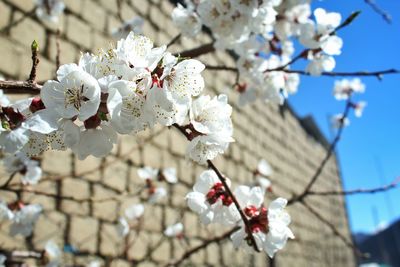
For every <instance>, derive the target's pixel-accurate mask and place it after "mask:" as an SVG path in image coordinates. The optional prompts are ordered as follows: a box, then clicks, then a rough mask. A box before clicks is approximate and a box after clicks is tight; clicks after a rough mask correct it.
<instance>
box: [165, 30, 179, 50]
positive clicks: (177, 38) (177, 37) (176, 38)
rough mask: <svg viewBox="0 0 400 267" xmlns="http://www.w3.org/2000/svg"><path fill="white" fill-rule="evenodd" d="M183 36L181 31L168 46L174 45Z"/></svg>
mask: <svg viewBox="0 0 400 267" xmlns="http://www.w3.org/2000/svg"><path fill="white" fill-rule="evenodd" d="M181 37H182V34H181V33H179V34H178V35H177V36H175V37H174V38H172V40H171V41H169V43H168V44H167V48H168V47H170V46H171V45H173V44H174V43H176V42H177V41H179V39H181Z"/></svg>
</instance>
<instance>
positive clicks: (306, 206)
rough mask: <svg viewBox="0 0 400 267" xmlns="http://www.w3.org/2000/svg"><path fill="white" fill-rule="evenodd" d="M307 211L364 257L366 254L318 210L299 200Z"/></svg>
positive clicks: (358, 254)
mask: <svg viewBox="0 0 400 267" xmlns="http://www.w3.org/2000/svg"><path fill="white" fill-rule="evenodd" d="M300 203H301V204H302V205H303V206H304V207H305V208H306V209H307V210H308V211H310V212H311V213H312V214H313V215H314V216H315V217H317V219H318V220H320V221H321V222H322V223H324V224H325V225H327V226H328V227H329V228H330V229H331V230H332V232H333V234H334V235H335V236H337V237H339V238H340V239H341V240H342V241H343V243H345V244H346V246H348V247H349V248H351V249H352V250H353V251H354V252H355V254H356V255H357V256H359V257H360V258H366V257H367V256H366V255H365V254H363V253H362V252H361V251H359V250H358V249H357V247H356V246H355V245H354V244H353V242H351V241H349V240H347V238H346V237H345V236H344V235H343V234H342V233H340V232H339V230H338V229H337V228H336V227H335V226H334V225H333V224H332V223H331V222H330V221H329V220H327V219H325V218H324V217H323V216H322V215H321V214H320V213H319V212H317V211H316V210H315V209H314V208H312V207H311V206H310V205H308V204H307V203H306V202H304V201H301V202H300Z"/></svg>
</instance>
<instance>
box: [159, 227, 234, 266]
mask: <svg viewBox="0 0 400 267" xmlns="http://www.w3.org/2000/svg"><path fill="white" fill-rule="evenodd" d="M237 230H239V227H235V228H233V229H232V230H230V231H228V232H226V233H224V234H222V235H220V236H217V237H214V238H211V239H208V240H205V241H204V242H203V243H202V244H200V245H198V246H196V247H194V248H192V249H190V250H187V251H186V252H185V253H184V254H183V255H182V257H181V258H179V259H178V260H176V261H174V262H170V263H168V264H166V265H165V267H168V266H179V265H180V264H182V263H183V261H184V260H186V259H188V258H190V256H192V255H193V254H195V253H197V252H198V251H200V250H202V249H205V248H207V247H208V246H209V245H211V244H213V243H219V242H221V241H223V240H224V239H226V238H228V237H229V236H230V235H231V234H233V233H234V232H236V231H237Z"/></svg>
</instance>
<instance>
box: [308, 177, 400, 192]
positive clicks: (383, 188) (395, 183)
mask: <svg viewBox="0 0 400 267" xmlns="http://www.w3.org/2000/svg"><path fill="white" fill-rule="evenodd" d="M399 183H400V177H397V178H396V179H394V180H393V182H391V183H390V184H387V185H384V186H381V187H376V188H371V189H355V190H349V191H343V190H342V191H325V192H318V191H309V192H308V195H319V196H330V195H355V194H375V193H380V192H385V191H388V190H390V189H393V188H396V187H397V186H398V184H399Z"/></svg>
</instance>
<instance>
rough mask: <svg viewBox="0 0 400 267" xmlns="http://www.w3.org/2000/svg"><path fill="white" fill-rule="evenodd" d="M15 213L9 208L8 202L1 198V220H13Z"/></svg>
mask: <svg viewBox="0 0 400 267" xmlns="http://www.w3.org/2000/svg"><path fill="white" fill-rule="evenodd" d="M13 218H14V213H13V212H12V211H11V210H10V209H9V208H8V206H7V203H6V202H4V201H3V200H0V221H4V220H12V219H13Z"/></svg>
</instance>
